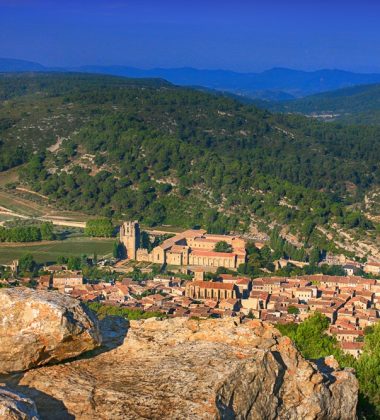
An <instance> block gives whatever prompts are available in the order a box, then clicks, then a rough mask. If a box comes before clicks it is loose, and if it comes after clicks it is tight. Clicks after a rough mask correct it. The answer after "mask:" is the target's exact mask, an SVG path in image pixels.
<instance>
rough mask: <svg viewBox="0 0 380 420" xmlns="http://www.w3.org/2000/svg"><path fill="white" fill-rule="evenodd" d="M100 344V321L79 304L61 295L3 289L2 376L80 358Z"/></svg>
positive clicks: (0, 323) (0, 294) (0, 318)
mask: <svg viewBox="0 0 380 420" xmlns="http://www.w3.org/2000/svg"><path fill="white" fill-rule="evenodd" d="M100 342H101V338H100V334H99V328H98V321H97V319H96V318H95V316H94V315H93V314H92V312H91V311H89V310H86V308H85V307H84V306H83V305H82V304H81V303H80V302H79V301H77V300H74V299H71V298H69V297H66V296H64V295H62V294H60V293H58V292H43V291H39V292H37V291H35V290H32V289H29V288H21V287H17V288H9V289H1V290H0V373H9V372H15V371H23V370H26V369H30V368H33V367H36V366H41V365H44V364H47V363H51V362H57V361H62V360H64V359H69V358H72V357H76V356H78V355H80V354H81V353H83V352H85V351H88V350H92V349H94V348H95V347H97V346H99V345H100Z"/></svg>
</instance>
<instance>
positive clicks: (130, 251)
mask: <svg viewBox="0 0 380 420" xmlns="http://www.w3.org/2000/svg"><path fill="white" fill-rule="evenodd" d="M120 242H122V243H123V244H124V246H125V249H126V250H127V257H128V258H129V259H131V260H135V259H136V251H137V249H138V248H139V246H140V226H139V222H138V221H137V220H135V221H134V222H132V221H129V222H124V223H123V224H122V225H121V227H120Z"/></svg>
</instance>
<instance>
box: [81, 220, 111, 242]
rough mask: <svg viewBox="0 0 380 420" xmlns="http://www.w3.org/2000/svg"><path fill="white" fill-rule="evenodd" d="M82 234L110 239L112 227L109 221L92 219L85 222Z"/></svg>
mask: <svg viewBox="0 0 380 420" xmlns="http://www.w3.org/2000/svg"><path fill="white" fill-rule="evenodd" d="M84 233H85V234H86V235H87V236H94V237H103V238H110V237H112V236H113V233H114V227H113V225H112V222H111V220H110V219H93V220H88V221H87V223H86V227H85V229H84Z"/></svg>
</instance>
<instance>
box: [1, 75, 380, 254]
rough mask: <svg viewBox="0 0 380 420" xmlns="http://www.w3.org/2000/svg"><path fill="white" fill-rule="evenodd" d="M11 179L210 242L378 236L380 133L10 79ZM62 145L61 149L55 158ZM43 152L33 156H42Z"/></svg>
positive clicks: (5, 162) (234, 107) (220, 102)
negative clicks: (330, 233) (240, 234)
mask: <svg viewBox="0 0 380 420" xmlns="http://www.w3.org/2000/svg"><path fill="white" fill-rule="evenodd" d="M0 98H1V100H2V102H1V107H0V127H1V129H0V130H1V131H0V138H1V143H0V147H1V160H0V163H1V169H2V170H4V169H7V168H9V167H12V166H15V165H19V164H20V163H22V162H25V161H28V162H29V163H28V164H27V165H26V166H24V167H23V169H22V177H21V180H22V182H23V183H25V184H28V186H29V187H32V188H33V189H34V190H35V191H38V192H40V193H41V194H44V195H47V196H49V197H50V198H51V200H53V201H54V202H56V203H59V205H60V206H63V207H64V208H68V209H71V210H84V211H86V212H88V213H92V214H100V215H104V216H112V217H115V218H132V217H133V218H139V219H140V220H142V221H143V222H145V223H146V224H150V225H155V224H161V223H169V224H174V225H182V226H195V225H201V226H203V227H206V228H208V229H209V230H210V231H215V232H225V231H236V230H249V229H250V227H252V224H256V225H258V226H259V227H260V229H261V230H264V231H266V230H268V227H273V226H274V225H275V224H279V225H280V226H286V227H287V229H288V231H289V232H291V233H293V234H294V235H296V236H297V237H298V239H299V240H300V241H301V243H305V244H306V245H307V244H309V243H318V244H319V245H320V246H324V247H325V248H326V247H328V246H330V247H332V246H333V245H331V244H330V243H329V241H327V240H326V238H325V237H324V236H323V235H322V234H321V232H320V231H319V230H318V229H316V227H320V226H330V225H332V223H336V224H337V225H338V226H342V227H345V228H347V229H356V230H357V232H360V231H364V230H368V231H373V232H374V230H373V229H375V227H376V226H374V225H373V223H372V222H370V221H369V220H367V219H366V218H365V217H364V216H363V215H362V213H361V212H360V211H359V210H355V208H349V207H348V206H349V205H350V204H355V205H358V204H360V203H361V200H362V198H363V196H364V193H365V192H366V191H367V190H369V189H371V188H373V187H375V186H377V185H379V184H380V162H379V156H380V129H379V128H377V127H360V128H359V127H343V126H341V125H334V124H324V123H320V122H318V121H313V120H310V119H307V118H304V117H301V116H294V115H293V116H287V115H272V114H270V113H269V112H267V111H263V110H260V109H258V108H256V107H254V106H251V105H244V104H241V103H239V102H238V101H235V100H233V99H230V98H225V97H220V96H215V95H211V94H208V93H204V92H199V91H196V90H192V89H186V88H179V87H176V86H173V85H171V84H169V83H167V82H165V81H162V80H153V79H152V80H142V79H140V80H132V79H131V80H128V79H122V78H115V77H106V76H94V75H78V74H71V75H67V74H43V75H41V74H39V75H14V76H9V75H8V76H2V77H1V78H0ZM52 145H53V147H52ZM33 152H34V153H33Z"/></svg>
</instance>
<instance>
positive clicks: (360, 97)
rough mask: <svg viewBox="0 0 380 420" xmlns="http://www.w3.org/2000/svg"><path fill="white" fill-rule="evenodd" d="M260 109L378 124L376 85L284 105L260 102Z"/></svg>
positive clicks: (379, 107)
mask: <svg viewBox="0 0 380 420" xmlns="http://www.w3.org/2000/svg"><path fill="white" fill-rule="evenodd" d="M260 106H263V107H264V108H265V107H266V108H268V109H271V110H273V111H279V112H297V113H301V114H306V115H319V116H322V117H324V116H327V115H330V118H332V119H334V120H336V121H339V122H343V123H348V124H370V125H372V124H374V125H380V85H378V84H376V85H365V86H355V87H350V88H346V89H339V90H334V91H331V92H326V93H321V94H318V95H312V96H307V97H305V98H301V99H296V100H291V101H285V102H278V103H267V104H265V103H264V102H262V103H261V104H260Z"/></svg>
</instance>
